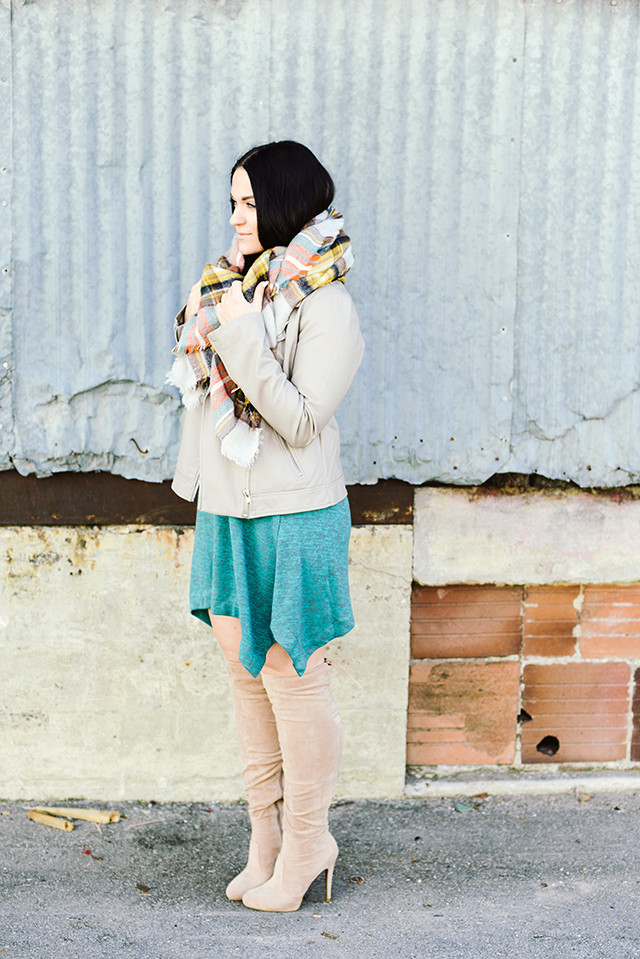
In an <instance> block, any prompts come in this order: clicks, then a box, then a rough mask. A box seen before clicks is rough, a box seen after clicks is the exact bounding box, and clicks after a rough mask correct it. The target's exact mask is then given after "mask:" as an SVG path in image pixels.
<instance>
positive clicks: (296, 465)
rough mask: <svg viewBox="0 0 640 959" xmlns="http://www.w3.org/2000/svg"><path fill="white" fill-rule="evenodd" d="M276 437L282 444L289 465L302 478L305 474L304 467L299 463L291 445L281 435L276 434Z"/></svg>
mask: <svg viewBox="0 0 640 959" xmlns="http://www.w3.org/2000/svg"><path fill="white" fill-rule="evenodd" d="M274 433H275V430H274ZM276 436H277V437H278V442H279V443H280V446H281V447H282V449H283V451H284V454H285V456H286V457H287V459H288V460H289V463H290V464H291V467H292V469H293V471H294V473H295V474H296V476H302V475H303V473H304V470H303V469H302V466H301V465H300V462H299V461H298V459H297V457H296V454H295V453H294V452H293V450H292V449H291V447H290V446H289V444H288V443H287V441H286V440H285V438H284V437H283V436H280V434H279V433H276Z"/></svg>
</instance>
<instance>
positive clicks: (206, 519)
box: [189, 497, 354, 676]
mask: <svg viewBox="0 0 640 959" xmlns="http://www.w3.org/2000/svg"><path fill="white" fill-rule="evenodd" d="M350 534H351V513H350V510H349V502H348V500H347V498H346V497H345V498H344V499H343V500H341V501H340V502H339V503H336V504H335V506H328V507H326V508H324V509H316V510H309V511H307V512H303V513H286V514H282V515H278V516H261V517H256V518H254V519H240V518H238V517H235V516H218V515H215V514H213V513H205V512H202V511H200V510H199V511H198V513H197V516H196V529H195V539H194V546H193V556H192V560H191V582H190V589H189V599H190V608H191V612H192V614H193V615H194V616H196V617H197V618H198V619H200V620H202V622H203V623H206V624H207V626H210V625H211V623H210V620H209V614H208V610H209V609H210V610H211V611H212V613H214V614H216V615H218V616H234V617H237V618H239V619H240V625H241V630H242V639H241V642H240V650H239V656H240V662H241V663H242V665H243V666H244V667H245V669H247V670H248V671H249V672H250V673H251V675H252V676H257V675H258V674H259V672H260V670H261V669H262V667H263V666H264V662H265V657H266V655H267V652H268V650H269V649H270V647H271V646H272V645H273V643H274V642H277V643H279V644H280V645H281V646H283V647H284V649H286V650H287V652H288V653H289V655H290V656H291V660H292V662H293V665H294V668H295V670H296V672H297V673H298V675H299V676H302V674H303V673H304V671H305V668H306V665H307V661H308V659H309V656H310V655H311V653H312V652H313V651H314V650H316V649H319V648H320V647H321V646H324V645H325V643H328V642H329V641H330V640H331V639H335V638H336V637H337V636H344V635H345V633H348V632H349V631H350V630H352V629H353V626H354V619H353V611H352V608H351V599H350V595H349V577H348V556H349V537H350Z"/></svg>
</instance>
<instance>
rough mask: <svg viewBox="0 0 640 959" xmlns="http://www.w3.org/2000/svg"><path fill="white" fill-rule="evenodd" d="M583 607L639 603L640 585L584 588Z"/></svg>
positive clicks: (589, 586) (591, 586)
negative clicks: (601, 604) (602, 604)
mask: <svg viewBox="0 0 640 959" xmlns="http://www.w3.org/2000/svg"><path fill="white" fill-rule="evenodd" d="M584 601H585V606H588V605H591V604H597V603H606V604H607V605H609V606H610V605H611V604H612V603H636V604H637V603H640V585H636V584H633V585H629V586H625V585H622V586H615V585H614V586H611V585H604V586H593V585H588V586H585V587H584Z"/></svg>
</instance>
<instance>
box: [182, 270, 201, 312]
mask: <svg viewBox="0 0 640 959" xmlns="http://www.w3.org/2000/svg"><path fill="white" fill-rule="evenodd" d="M201 299H202V297H201V295H200V280H198V282H197V283H194V284H193V286H192V287H191V292H190V293H189V299H188V300H187V305H186V307H185V310H184V315H185V319H187V320H189V319H191V317H192V316H193V314H194V313H197V312H198V310H199V309H200V300H201Z"/></svg>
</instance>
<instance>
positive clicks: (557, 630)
mask: <svg viewBox="0 0 640 959" xmlns="http://www.w3.org/2000/svg"><path fill="white" fill-rule="evenodd" d="M407 762H408V763H409V764H410V765H459V764H474V765H475V764H515V765H518V764H521V763H522V764H525V765H527V764H535V763H592V764H601V763H616V764H619V765H620V764H622V765H626V764H629V763H634V762H640V586H638V585H624V586H616V585H582V586H579V585H574V586H505V587H501V586H442V587H437V586H419V585H414V587H413V593H412V615H411V669H410V684H409V718H408V728H407Z"/></svg>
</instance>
